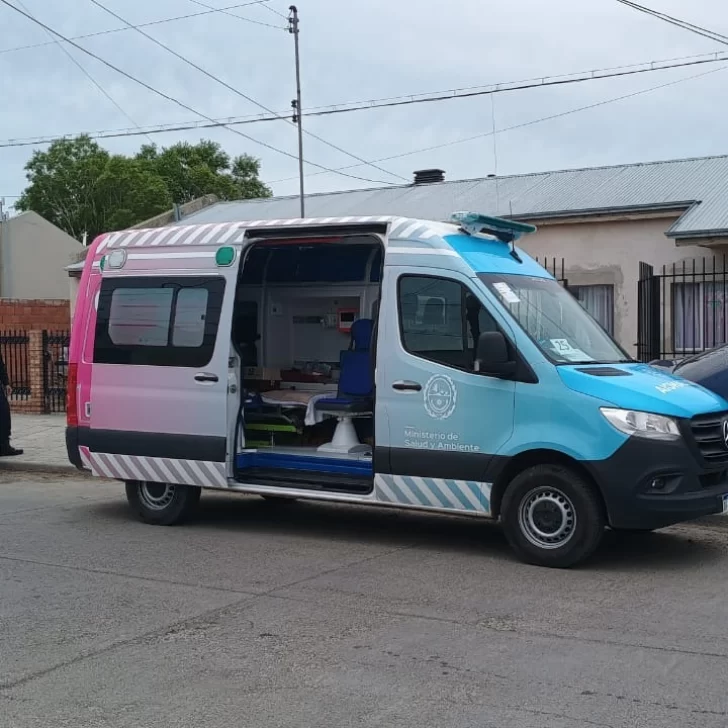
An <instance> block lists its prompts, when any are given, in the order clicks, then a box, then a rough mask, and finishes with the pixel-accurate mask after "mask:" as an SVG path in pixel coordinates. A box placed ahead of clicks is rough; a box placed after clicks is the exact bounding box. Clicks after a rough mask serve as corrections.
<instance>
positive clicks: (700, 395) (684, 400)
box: [557, 364, 728, 417]
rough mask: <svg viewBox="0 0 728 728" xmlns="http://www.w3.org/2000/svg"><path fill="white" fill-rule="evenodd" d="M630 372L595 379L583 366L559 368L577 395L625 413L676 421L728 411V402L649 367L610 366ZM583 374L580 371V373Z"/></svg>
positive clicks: (563, 379)
mask: <svg viewBox="0 0 728 728" xmlns="http://www.w3.org/2000/svg"><path fill="white" fill-rule="evenodd" d="M609 366H610V367H615V368H617V369H621V370H623V371H626V372H629V373H630V375H631V376H627V377H624V376H623V377H620V376H617V377H595V376H593V375H591V374H587V373H586V372H585V371H583V370H585V369H587V367H583V366H563V365H562V366H559V367H557V371H558V372H559V375H560V378H561V380H562V381H563V382H564V384H565V385H566V387H568V388H569V389H570V390H571V391H573V392H579V393H581V394H586V395H590V396H592V397H597V398H599V399H601V400H603V401H604V402H605V403H608V404H611V405H613V406H615V407H622V408H624V409H634V410H640V411H642V412H655V413H657V414H663V415H671V416H673V417H693V416H694V415H695V414H697V413H707V412H720V411H722V410H728V402H726V401H725V400H724V399H722V398H721V397H719V396H718V395H717V394H713V393H712V392H709V391H708V390H707V389H704V388H703V387H701V386H700V385H697V384H694V383H693V382H689V381H687V380H685V379H681V378H679V377H674V376H672V375H671V374H668V373H667V372H663V371H660V370H658V369H657V368H656V367H651V366H649V365H648V364H613V365H612V364H610V365H609ZM580 369H581V370H582V371H579V370H580Z"/></svg>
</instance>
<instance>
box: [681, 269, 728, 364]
mask: <svg viewBox="0 0 728 728" xmlns="http://www.w3.org/2000/svg"><path fill="white" fill-rule="evenodd" d="M672 312H673V331H674V336H675V349H676V350H677V351H701V350H703V349H711V348H712V347H714V346H719V345H721V344H725V343H726V341H728V287H727V286H726V285H725V284H724V283H723V282H722V281H716V282H715V283H713V282H712V281H711V282H706V283H676V284H675V285H674V286H673V301H672Z"/></svg>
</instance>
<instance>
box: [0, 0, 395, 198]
mask: <svg viewBox="0 0 728 728" xmlns="http://www.w3.org/2000/svg"><path fill="white" fill-rule="evenodd" d="M0 3H2V4H3V5H6V6H7V7H9V8H10V9H12V10H15V12H17V13H19V14H20V15H22V16H23V17H25V18H27V19H28V20H31V21H32V22H34V23H36V24H37V25H39V26H41V27H42V28H45V29H46V30H48V31H50V32H51V33H53V35H55V36H57V37H58V38H60V39H61V40H65V41H66V42H67V43H70V44H71V45H72V46H73V47H74V48H77V49H78V50H80V51H81V52H82V53H85V54H86V55H88V56H91V58H95V59H96V60H97V61H99V62H100V63H103V64H104V65H105V66H107V67H108V68H111V69H112V70H114V71H116V72H117V73H120V74H121V75H122V76H124V77H125V78H128V79H129V80H130V81H133V82H134V83H137V84H139V85H140V86H142V87H143V88H145V89H147V90H148V91H151V92H152V93H154V94H156V95H157V96H161V97H162V98H163V99H166V100H167V101H171V102H172V103H174V104H177V106H180V107H181V108H183V109H185V110H186V111H189V112H191V113H193V114H195V116H199V117H201V118H203V119H206V120H207V121H209V122H211V123H216V122H215V120H214V119H213V118H212V117H209V116H207V115H206V114H203V113H202V112H201V111H198V110H197V109H195V108H193V107H192V106H189V105H188V104H185V103H184V102H183V101H180V100H179V99H176V98H174V97H173V96H170V95H169V94H166V93H164V91H160V90H159V89H156V88H154V86H150V85H149V84H148V83H146V82H144V81H142V80H140V79H138V78H136V77H135V76H132V75H131V74H130V73H127V72H126V71H124V70H122V69H121V68H119V67H118V66H115V65H114V64H113V63H110V62H109V61H107V60H105V59H104V58H101V56H97V55H96V54H95V53H93V52H91V51H89V50H87V49H86V48H84V47H83V46H80V45H79V44H78V43H76V42H75V41H72V40H70V39H69V38H67V37H66V36H64V35H63V34H62V33H60V32H58V31H57V30H54V29H53V28H51V27H50V26H48V25H46V24H45V23H43V22H42V21H40V20H38V19H37V18H34V17H33V16H32V15H29V14H28V13H26V12H24V11H23V10H21V9H20V8H18V7H17V6H15V5H13V4H12V3H11V2H10V1H9V0H0ZM221 126H223V127H224V128H225V129H227V130H228V131H230V132H232V133H233V134H237V135H238V136H240V137H243V138H244V139H247V140H248V141H251V142H253V143H254V144H259V145H260V146H263V147H266V148H267V149H270V150H271V151H274V152H277V153H278V154H282V155H284V156H286V157H290V158H291V159H296V160H297V159H298V157H297V156H296V155H295V154H291V153H290V152H286V151H285V150H283V149H279V148H278V147H274V146H273V145H272V144H268V143H267V142H263V141H260V140H259V139H255V138H254V137H251V136H248V135H247V134H244V133H243V132H241V131H239V130H238V129H233V128H232V127H230V126H228V125H226V124H223V125H221ZM306 163H307V164H309V165H311V166H312V167H318V168H319V169H324V170H328V171H333V170H330V169H329V167H325V166H324V165H322V164H317V163H316V162H310V161H307V162H306ZM336 174H341V175H342V176H344V177H351V178H352V179H357V180H360V181H362V182H375V183H379V184H389V183H388V182H383V181H382V180H373V179H368V178H367V177H359V176H357V175H352V174H348V173H346V172H336Z"/></svg>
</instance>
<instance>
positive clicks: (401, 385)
mask: <svg viewBox="0 0 728 728" xmlns="http://www.w3.org/2000/svg"><path fill="white" fill-rule="evenodd" d="M392 389H396V390H397V391H398V392H419V391H420V390H421V389H422V385H421V384H418V383H417V382H410V381H406V380H402V379H400V380H399V381H397V382H394V384H392Z"/></svg>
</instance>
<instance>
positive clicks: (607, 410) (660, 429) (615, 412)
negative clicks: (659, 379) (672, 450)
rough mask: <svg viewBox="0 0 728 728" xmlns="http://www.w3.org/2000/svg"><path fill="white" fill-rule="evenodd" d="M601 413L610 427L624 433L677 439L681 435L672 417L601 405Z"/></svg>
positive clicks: (652, 438) (653, 437)
mask: <svg viewBox="0 0 728 728" xmlns="http://www.w3.org/2000/svg"><path fill="white" fill-rule="evenodd" d="M601 413H602V414H603V415H604V416H605V417H606V418H607V421H608V422H609V424H610V425H612V427H614V428H616V429H617V430H619V431H620V432H623V433H624V434H625V435H634V436H635V437H647V438H650V439H651V440H678V439H679V438H680V437H681V435H680V429H679V428H678V426H677V422H675V420H674V419H673V418H672V417H665V415H655V414H652V413H651V412H636V411H635V410H625V409H613V408H611V407H602V408H601Z"/></svg>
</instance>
